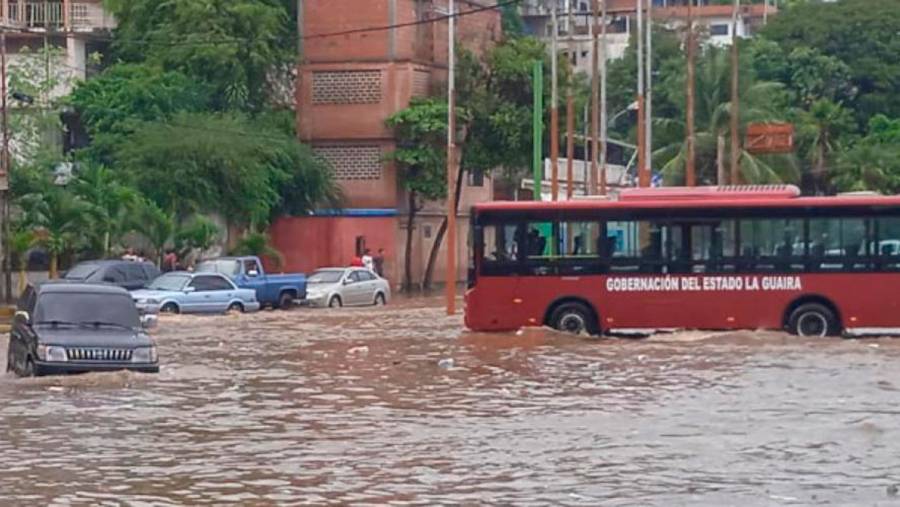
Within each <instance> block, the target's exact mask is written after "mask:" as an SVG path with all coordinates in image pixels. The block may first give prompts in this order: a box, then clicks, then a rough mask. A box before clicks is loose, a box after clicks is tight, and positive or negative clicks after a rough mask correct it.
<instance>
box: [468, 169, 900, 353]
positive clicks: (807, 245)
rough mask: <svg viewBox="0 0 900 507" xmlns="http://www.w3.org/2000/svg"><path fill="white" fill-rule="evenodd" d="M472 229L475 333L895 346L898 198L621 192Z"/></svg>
mask: <svg viewBox="0 0 900 507" xmlns="http://www.w3.org/2000/svg"><path fill="white" fill-rule="evenodd" d="M471 220H472V234H473V237H472V241H471V242H472V247H471V254H472V259H471V264H470V266H471V269H470V275H469V289H468V291H467V292H466V325H467V327H469V328H470V329H472V330H476V331H508V330H515V329H518V328H521V327H523V326H540V325H547V326H551V327H554V328H557V329H559V330H563V331H568V332H573V333H591V334H600V333H610V332H622V333H638V334H649V333H652V332H654V331H659V330H671V329H786V330H788V331H790V332H793V333H796V334H799V335H803V336H827V335H837V334H840V333H842V332H843V333H846V334H849V335H862V334H897V333H900V196H897V197H882V196H872V195H848V196H837V197H800V193H799V190H798V189H797V188H796V187H793V186H763V187H759V186H744V187H702V188H690V189H688V188H661V189H630V190H623V191H621V192H620V193H619V195H618V197H617V198H612V199H590V200H588V199H585V200H574V201H561V202H491V203H483V204H478V205H475V206H474V207H473V209H472V215H471Z"/></svg>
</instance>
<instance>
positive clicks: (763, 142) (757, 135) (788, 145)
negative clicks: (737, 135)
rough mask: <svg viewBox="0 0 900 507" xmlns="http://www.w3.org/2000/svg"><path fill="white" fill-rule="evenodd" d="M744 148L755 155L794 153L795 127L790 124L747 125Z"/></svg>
mask: <svg viewBox="0 0 900 507" xmlns="http://www.w3.org/2000/svg"><path fill="white" fill-rule="evenodd" d="M744 148H745V149H746V150H747V151H749V152H750V153H753V154H768V153H790V152H792V151H794V125H792V124H790V123H751V124H749V125H747V138H746V139H745V140H744Z"/></svg>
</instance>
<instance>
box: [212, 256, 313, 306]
mask: <svg viewBox="0 0 900 507" xmlns="http://www.w3.org/2000/svg"><path fill="white" fill-rule="evenodd" d="M195 271H196V272H197V273H221V274H223V275H225V276H227V277H228V278H230V279H231V281H233V282H234V283H235V284H236V285H237V286H238V287H240V288H242V289H253V290H255V291H256V300H257V301H259V303H260V304H261V305H263V306H271V307H273V308H282V309H288V308H290V307H291V306H293V304H294V301H296V300H302V299H304V298H305V297H306V276H304V275H303V274H302V273H292V274H281V275H267V274H266V272H265V271H263V266H262V262H260V260H259V258H258V257H220V258H218V259H212V260H208V261H204V262H201V263H200V264H199V265H198V266H197V268H196V269H195Z"/></svg>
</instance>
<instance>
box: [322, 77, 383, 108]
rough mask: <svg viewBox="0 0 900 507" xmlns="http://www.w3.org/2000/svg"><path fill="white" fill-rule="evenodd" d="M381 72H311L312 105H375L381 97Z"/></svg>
mask: <svg viewBox="0 0 900 507" xmlns="http://www.w3.org/2000/svg"><path fill="white" fill-rule="evenodd" d="M381 88H382V82H381V71H379V70H361V71H357V70H354V71H323V72H313V76H312V101H313V104H316V105H322V104H377V103H378V102H381V95H382V90H381Z"/></svg>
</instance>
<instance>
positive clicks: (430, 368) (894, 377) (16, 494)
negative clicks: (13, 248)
mask: <svg viewBox="0 0 900 507" xmlns="http://www.w3.org/2000/svg"><path fill="white" fill-rule="evenodd" d="M434 303H436V301H424V302H417V303H409V302H406V303H400V304H398V305H394V306H392V307H388V308H386V309H374V308H373V309H343V310H336V311H332V310H305V309H303V310H296V311H292V312H289V313H284V312H263V313H260V314H256V315H229V316H218V317H187V316H177V317H170V318H164V319H163V320H162V322H161V324H160V328H159V329H158V330H157V331H156V332H155V333H156V335H157V338H158V340H159V345H160V355H161V357H162V361H163V367H162V371H161V373H160V374H159V375H155V376H154V375H149V376H147V375H140V374H129V373H106V374H90V375H83V376H73V377H64V378H41V379H24V380H19V379H15V378H13V377H11V376H9V375H6V376H4V377H3V378H2V379H0V436H2V438H0V470H2V473H0V505H46V504H52V505H122V504H127V505H205V504H209V505H212V504H216V505H220V504H227V503H239V504H242V505H306V504H314V505H321V504H360V505H365V504H371V505H383V504H396V505H435V504H453V505H458V504H470V505H477V504H494V505H496V504H501V505H510V504H512V505H547V504H554V505H660V506H670V505H710V506H721V505H814V504H815V505H819V504H830V505H888V506H900V497H898V496H896V493H895V485H900V429H898V427H900V339H878V340H840V339H829V340H804V339H799V338H795V337H790V336H786V335H782V334H778V333H730V334H722V333H718V334H717V333H700V332H685V333H677V334H673V335H663V336H657V337H653V338H650V339H647V340H614V339H613V340H587V339H580V338H575V337H565V336H560V335H557V334H555V333H552V332H548V331H542V330H526V331H524V332H522V333H519V334H508V335H480V334H472V333H464V332H462V330H461V319H460V318H448V317H445V316H444V315H443V313H442V311H441V310H440V309H439V308H437V307H435V306H434ZM0 347H2V350H3V351H4V353H5V350H6V344H5V339H4V340H3V342H2V343H0ZM0 361H2V362H0V364H5V357H0Z"/></svg>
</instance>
